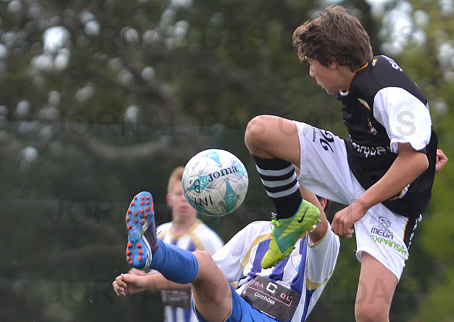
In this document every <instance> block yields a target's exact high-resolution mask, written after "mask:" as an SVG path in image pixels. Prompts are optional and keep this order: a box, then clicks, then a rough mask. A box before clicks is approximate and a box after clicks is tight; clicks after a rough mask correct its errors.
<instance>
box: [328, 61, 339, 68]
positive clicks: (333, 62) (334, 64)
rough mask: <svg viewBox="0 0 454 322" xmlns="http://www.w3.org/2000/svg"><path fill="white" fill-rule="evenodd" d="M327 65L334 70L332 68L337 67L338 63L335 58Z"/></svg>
mask: <svg viewBox="0 0 454 322" xmlns="http://www.w3.org/2000/svg"><path fill="white" fill-rule="evenodd" d="M328 67H329V69H332V70H334V69H336V68H337V67H339V64H338V63H337V62H336V61H335V60H333V61H332V62H331V63H330V64H329V66H328Z"/></svg>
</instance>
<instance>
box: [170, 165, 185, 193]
mask: <svg viewBox="0 0 454 322" xmlns="http://www.w3.org/2000/svg"><path fill="white" fill-rule="evenodd" d="M183 172H184V168H183V167H176V168H175V170H173V171H172V173H171V174H170V177H169V183H168V184H167V193H171V192H172V191H173V189H174V188H175V185H176V184H177V182H180V181H181V180H182V179H183Z"/></svg>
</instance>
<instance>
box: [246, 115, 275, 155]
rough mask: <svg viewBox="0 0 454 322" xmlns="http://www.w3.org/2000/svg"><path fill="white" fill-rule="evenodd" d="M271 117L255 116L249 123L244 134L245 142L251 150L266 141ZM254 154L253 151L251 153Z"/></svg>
mask: <svg viewBox="0 0 454 322" xmlns="http://www.w3.org/2000/svg"><path fill="white" fill-rule="evenodd" d="M268 121H269V116H268V115H259V116H255V117H254V118H253V119H251V120H250V121H249V123H248V124H247V127H246V132H245V134H244V142H245V143H246V146H247V147H248V148H249V150H251V149H253V148H254V147H256V146H259V145H260V143H261V142H262V141H265V140H266V139H265V132H266V129H267V127H268V126H269V125H268V123H269V122H268ZM251 152H252V151H251Z"/></svg>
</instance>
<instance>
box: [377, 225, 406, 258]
mask: <svg viewBox="0 0 454 322" xmlns="http://www.w3.org/2000/svg"><path fill="white" fill-rule="evenodd" d="M390 226H391V222H390V221H389V220H388V219H387V218H385V217H379V224H378V225H377V226H373V227H372V228H371V230H370V234H371V236H372V239H373V241H374V242H376V243H379V244H382V245H385V246H388V247H391V248H394V249H395V250H396V251H397V252H399V253H401V254H402V255H403V256H407V254H408V252H407V249H406V247H405V246H403V245H400V244H398V243H396V242H395V241H393V239H394V235H393V232H392V231H390V230H389V227H390Z"/></svg>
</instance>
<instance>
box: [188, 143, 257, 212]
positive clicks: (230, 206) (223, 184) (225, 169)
mask: <svg viewBox="0 0 454 322" xmlns="http://www.w3.org/2000/svg"><path fill="white" fill-rule="evenodd" d="M248 184H249V179H248V174H247V171H246V168H245V166H244V164H243V163H242V162H241V161H240V159H238V158H237V157H236V156H235V155H233V154H232V153H230V152H228V151H225V150H220V149H209V150H204V151H202V152H199V153H197V154H196V155H195V156H193V157H192V158H191V159H190V160H189V161H188V163H187V164H186V167H185V169H184V172H183V191H184V195H185V197H186V199H187V200H188V201H189V203H190V204H191V205H192V206H193V207H194V208H195V209H197V211H199V212H201V213H202V214H205V215H211V216H222V215H226V214H228V213H230V212H232V211H233V210H235V209H236V208H238V207H239V206H240V205H241V203H242V202H243V200H244V198H245V197H246V192H247V188H248Z"/></svg>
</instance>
